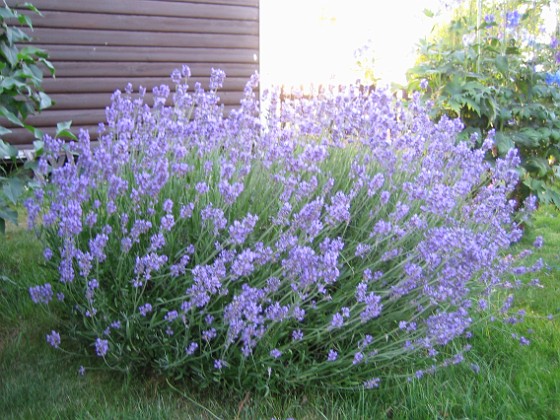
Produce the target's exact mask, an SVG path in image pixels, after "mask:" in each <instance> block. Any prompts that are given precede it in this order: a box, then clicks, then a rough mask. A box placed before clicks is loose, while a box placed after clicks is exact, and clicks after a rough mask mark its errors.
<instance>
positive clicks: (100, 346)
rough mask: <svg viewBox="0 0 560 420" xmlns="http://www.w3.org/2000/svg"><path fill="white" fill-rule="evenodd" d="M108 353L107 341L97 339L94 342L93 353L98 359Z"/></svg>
mask: <svg viewBox="0 0 560 420" xmlns="http://www.w3.org/2000/svg"><path fill="white" fill-rule="evenodd" d="M108 351H109V341H108V340H103V339H101V338H97V339H96V340H95V353H96V354H97V355H98V356H99V357H104V356H105V355H106V354H107V352H108Z"/></svg>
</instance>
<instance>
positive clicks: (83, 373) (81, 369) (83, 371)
mask: <svg viewBox="0 0 560 420" xmlns="http://www.w3.org/2000/svg"><path fill="white" fill-rule="evenodd" d="M85 374H86V368H85V367H83V366H80V368H79V369H78V375H80V376H84V375H85Z"/></svg>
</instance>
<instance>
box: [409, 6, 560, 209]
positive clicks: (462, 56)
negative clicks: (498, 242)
mask: <svg viewBox="0 0 560 420" xmlns="http://www.w3.org/2000/svg"><path fill="white" fill-rule="evenodd" d="M550 6H551V4H550V2H549V1H548V0H538V1H537V0H535V1H523V0H522V1H508V2H504V1H485V2H482V1H480V0H479V1H474V0H471V1H467V2H461V4H460V6H459V7H458V8H457V9H456V11H455V15H454V18H453V19H452V21H451V23H449V24H448V25H446V26H444V27H443V28H438V29H436V30H435V31H434V33H433V36H432V38H431V39H429V40H426V41H423V42H421V44H420V49H419V54H420V55H419V58H418V64H417V65H416V66H415V67H414V68H412V69H411V70H410V72H409V75H408V77H409V85H408V88H409V89H411V90H417V89H419V88H420V84H421V81H422V80H426V81H427V83H428V88H427V89H426V90H425V95H424V96H425V98H426V99H430V100H431V101H433V103H434V108H433V117H435V118H440V117H441V116H442V115H448V116H450V117H459V118H461V120H462V121H463V123H464V125H465V129H464V131H463V137H464V138H466V137H469V136H471V135H472V134H473V133H476V134H477V135H478V139H482V138H484V136H485V135H486V134H487V133H489V132H490V131H491V130H493V131H495V133H496V137H495V138H496V148H495V150H494V153H493V155H494V157H495V156H497V155H500V156H502V155H504V153H506V152H507V151H508V150H509V149H510V148H511V147H517V148H518V150H519V151H520V154H521V157H522V165H521V168H520V172H521V179H522V183H521V184H520V186H519V188H518V191H517V195H518V196H519V197H523V196H526V195H527V194H528V193H530V192H532V193H535V194H536V195H537V196H538V197H539V199H540V200H541V202H544V203H546V202H553V203H555V204H556V205H557V206H560V190H559V188H558V179H559V178H560V166H559V162H560V119H559V118H558V115H560V83H559V82H560V80H559V79H558V63H559V62H560V49H559V48H558V38H557V37H558V31H559V29H558V28H555V29H554V28H552V29H551V28H549V29H548V30H545V28H544V26H543V24H544V16H545V14H549V15H550V13H553V12H554V9H553V8H552V9H551V7H550Z"/></svg>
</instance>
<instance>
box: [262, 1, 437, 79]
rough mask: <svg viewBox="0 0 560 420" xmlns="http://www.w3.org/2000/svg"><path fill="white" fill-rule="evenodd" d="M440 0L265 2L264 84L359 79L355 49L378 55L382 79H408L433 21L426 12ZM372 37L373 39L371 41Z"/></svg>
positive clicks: (366, 54) (263, 35) (263, 4)
mask: <svg viewBox="0 0 560 420" xmlns="http://www.w3.org/2000/svg"><path fill="white" fill-rule="evenodd" d="M437 4H438V0H420V1H419V0H393V1H378V0H282V1H279V0H261V2H260V8H261V18H260V19H261V33H260V39H261V41H260V42H261V45H260V51H261V57H260V58H261V70H260V71H261V77H262V81H263V84H275V85H279V84H284V85H300V84H303V85H306V84H309V83H313V84H315V85H317V84H339V83H350V82H354V81H355V80H356V79H357V78H359V77H360V72H359V69H358V68H357V65H356V57H355V51H356V50H357V49H359V48H361V47H363V46H364V45H366V44H367V45H368V46H369V50H367V51H364V55H365V56H366V57H368V56H372V57H374V58H375V63H374V66H373V67H374V69H375V77H376V78H380V79H381V83H391V82H396V83H403V82H404V81H405V71H406V69H407V68H408V67H410V65H412V63H413V62H414V47H415V45H416V43H417V41H418V40H419V39H420V38H421V37H424V36H426V35H427V34H429V32H430V30H431V28H432V26H433V23H434V21H433V19H429V18H427V17H426V16H425V15H424V13H423V12H422V11H423V10H424V9H426V8H434V7H436V6H437ZM368 41H369V42H368Z"/></svg>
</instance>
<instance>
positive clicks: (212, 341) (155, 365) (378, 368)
mask: <svg viewBox="0 0 560 420" xmlns="http://www.w3.org/2000/svg"><path fill="white" fill-rule="evenodd" d="M189 74H190V72H189V71H188V68H184V69H183V71H182V72H181V71H176V72H174V73H173V75H172V77H173V81H174V83H176V86H175V89H174V91H173V92H171V90H170V89H169V88H168V87H166V86H161V87H158V88H155V89H154V91H153V96H154V102H153V105H151V106H150V105H149V104H148V103H147V99H146V98H145V94H146V92H145V90H144V89H140V92H139V94H137V95H134V94H133V93H132V89H131V87H127V89H126V90H125V91H124V92H121V91H117V92H115V94H114V95H113V97H112V103H111V106H109V107H108V108H107V112H106V117H107V121H106V123H104V124H100V126H99V142H98V145H97V146H96V147H93V146H92V143H91V142H90V141H89V134H88V133H87V132H86V131H82V132H81V133H80V135H79V140H78V141H77V142H75V143H70V144H68V145H67V146H65V145H63V143H62V142H61V141H60V140H57V139H52V138H48V137H47V138H46V141H45V154H44V156H43V157H42V158H41V159H42V160H41V162H40V163H39V167H40V168H41V170H42V171H43V176H44V185H43V189H42V190H41V193H40V194H36V199H35V200H31V201H29V202H28V206H29V210H30V212H29V213H30V217H31V218H32V219H34V218H35V217H37V216H41V219H42V226H41V229H42V234H43V238H44V239H45V242H46V249H45V258H46V260H47V261H48V264H49V266H50V267H53V270H54V271H55V272H56V273H57V275H58V277H59V280H60V281H59V282H57V283H56V284H52V285H51V284H49V283H47V284H44V285H38V286H35V287H32V288H31V289H30V290H29V293H30V295H31V298H32V299H33V301H34V302H36V303H42V304H49V303H50V302H51V301H52V302H53V303H56V304H57V305H59V306H61V305H62V307H63V308H65V310H66V311H67V313H68V316H69V317H70V320H71V322H70V325H71V328H68V330H67V331H61V333H62V335H64V334H68V335H71V334H74V335H75V336H76V337H75V338H76V339H77V340H78V341H80V342H82V343H83V345H84V347H86V348H88V349H90V351H91V354H92V355H93V356H95V355H96V356H99V357H102V358H103V360H104V362H105V363H106V364H107V366H109V367H111V368H113V369H119V370H126V371H128V369H130V368H144V367H146V366H148V367H150V368H151V369H153V370H155V371H158V372H160V373H162V374H164V375H167V376H170V377H185V376H187V377H191V378H196V380H197V381H199V382H200V383H201V385H208V384H210V383H214V382H216V381H218V382H220V383H221V384H227V385H230V386H233V387H235V388H238V389H257V390H261V391H262V390H265V389H266V390H270V389H272V390H276V391H280V390H282V389H285V388H291V387H300V386H318V387H328V388H339V389H357V388H362V389H363V388H366V389H374V388H377V387H379V386H380V385H381V384H382V383H383V381H384V379H385V378H386V377H388V376H390V375H392V368H394V367H395V366H398V368H399V369H402V368H405V367H406V368H407V369H408V371H409V372H410V375H411V377H412V376H414V375H415V372H416V376H422V375H424V374H426V373H431V372H433V371H434V370H435V369H436V367H438V368H439V367H444V366H448V365H452V364H455V363H458V362H460V361H461V360H462V358H463V356H462V355H463V352H464V351H466V350H461V351H460V352H459V353H457V354H456V355H455V356H452V357H450V356H449V354H448V352H446V351H445V349H446V348H448V347H449V345H450V344H452V343H454V342H456V341H457V339H460V338H464V337H466V336H468V334H469V330H470V328H471V327H472V325H473V323H474V322H476V320H478V319H481V318H482V317H484V316H485V314H486V313H488V314H489V313H490V311H491V308H492V307H496V305H498V307H505V308H506V309H505V310H504V314H503V317H504V319H505V318H506V317H507V314H506V313H505V312H507V309H508V308H509V306H510V305H511V302H509V301H506V302H505V306H503V305H502V302H498V303H496V302H494V301H495V300H496V299H498V297H497V296H499V294H496V293H495V292H496V291H497V290H499V289H501V288H507V289H511V288H513V287H519V286H521V283H520V282H519V281H518V280H517V276H518V275H519V274H520V273H522V272H526V271H528V270H533V271H536V270H537V269H538V267H533V268H531V267H529V268H525V267H520V264H521V262H520V257H519V256H516V255H510V254H509V253H508V249H509V247H510V245H511V244H512V243H515V242H516V241H518V240H519V239H520V237H521V234H522V231H521V227H520V226H521V224H520V223H521V222H522V221H523V218H525V219H526V218H527V217H529V214H530V211H531V210H532V208H533V207H534V200H533V201H531V200H530V201H529V202H528V206H527V209H525V210H522V211H521V212H519V213H515V206H516V203H515V202H513V201H512V200H510V199H509V197H510V194H511V193H512V191H513V190H514V188H515V185H516V183H517V180H518V179H517V173H516V171H515V167H516V166H517V164H518V163H519V157H518V156H517V154H516V152H515V150H512V151H511V152H510V153H508V154H507V155H506V156H505V157H504V158H503V159H499V160H498V161H497V163H496V164H495V165H491V164H489V163H488V162H487V161H486V160H485V159H484V154H485V150H484V149H477V150H473V148H472V147H471V146H473V145H472V144H469V143H468V142H467V143H465V142H458V141H457V134H458V133H459V132H460V131H461V129H462V127H461V123H460V122H459V121H458V120H450V119H447V118H445V117H443V118H442V119H441V120H440V121H439V122H437V123H434V122H432V121H431V120H430V118H429V110H428V109H426V108H424V106H423V105H421V103H420V100H419V98H418V96H415V97H414V98H413V100H412V102H411V103H410V104H409V106H408V107H407V108H404V107H403V106H402V105H401V104H400V103H398V102H396V101H395V100H394V99H393V98H392V97H391V96H390V94H388V93H386V92H382V91H375V90H374V91H364V90H363V89H360V88H359V87H348V88H346V89H345V90H343V91H329V90H324V91H321V92H317V95H315V96H314V97H313V98H312V99H309V98H305V97H303V96H301V97H298V96H297V94H296V95H295V96H296V97H295V99H293V100H291V101H285V102H282V103H280V101H279V97H278V94H277V93H275V92H271V93H269V94H268V97H267V99H266V103H267V104H268V107H267V108H265V106H264V105H262V104H259V103H258V102H257V100H256V95H255V93H254V88H255V87H256V85H257V79H256V77H255V78H252V79H251V80H250V81H249V83H248V85H247V88H246V89H245V97H244V98H243V100H242V101H241V105H240V107H239V108H238V109H235V110H233V111H231V112H230V113H229V115H227V116H226V115H225V114H224V110H223V108H222V107H221V106H220V105H219V98H218V96H217V92H216V89H217V88H218V87H220V86H221V85H222V83H223V78H224V74H223V72H221V71H213V72H212V76H211V81H210V84H209V86H210V87H211V89H210V90H209V91H204V90H203V88H202V86H201V85H200V84H195V86H194V90H193V91H192V92H191V91H190V90H189V86H188V77H189ZM169 101H170V102H172V105H170V106H169V105H166V103H168V102H169ZM259 106H260V107H261V109H260V110H259ZM259 111H260V113H259ZM492 145H493V141H492V138H489V139H487V141H486V142H485V147H486V149H490V148H491V147H492ZM65 150H66V152H67V153H68V159H67V160H66V162H65V163H64V164H59V162H60V160H59V156H60V154H61V153H63V152H64V151H65ZM75 155H77V156H79V158H78V159H75V158H73V156H75ZM33 221H34V220H32V221H31V222H33ZM30 225H33V223H30ZM536 246H540V242H539V241H537V243H536ZM54 294H56V295H57V296H64V299H58V300H57V301H53V299H52V297H53V295H54ZM489 302H493V303H492V305H490V304H489ZM518 318H522V317H520V316H517V317H516V319H518ZM47 340H48V342H49V343H50V344H51V345H52V346H54V347H58V346H59V345H60V342H61V341H60V336H59V334H58V333H55V332H54V331H53V332H52V333H51V334H49V335H48V336H47ZM519 341H520V342H521V343H522V344H526V343H527V342H528V341H527V340H526V339H525V338H524V337H521V338H520V339H519ZM92 343H93V344H92ZM240 370H241V371H240Z"/></svg>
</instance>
